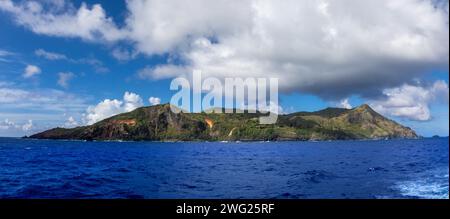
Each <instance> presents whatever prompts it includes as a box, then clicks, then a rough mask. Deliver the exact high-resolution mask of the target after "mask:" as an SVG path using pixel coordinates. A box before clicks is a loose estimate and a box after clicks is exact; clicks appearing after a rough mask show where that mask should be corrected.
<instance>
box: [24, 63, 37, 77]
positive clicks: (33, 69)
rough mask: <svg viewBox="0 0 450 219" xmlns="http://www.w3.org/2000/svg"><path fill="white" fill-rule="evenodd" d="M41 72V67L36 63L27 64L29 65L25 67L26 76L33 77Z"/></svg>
mask: <svg viewBox="0 0 450 219" xmlns="http://www.w3.org/2000/svg"><path fill="white" fill-rule="evenodd" d="M40 73H41V69H40V68H39V67H37V66H35V65H27V67H25V70H24V73H23V75H22V76H23V77H24V78H31V77H33V76H35V75H38V74H40Z"/></svg>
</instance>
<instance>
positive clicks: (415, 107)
mask: <svg viewBox="0 0 450 219" xmlns="http://www.w3.org/2000/svg"><path fill="white" fill-rule="evenodd" d="M384 95H385V98H384V99H381V100H375V101H372V102H370V105H371V106H372V107H373V108H374V109H375V110H376V111H378V112H380V113H382V114H385V115H391V116H398V117H404V118H408V119H410V120H418V121H427V120H430V119H431V118H432V117H431V113H430V108H429V105H430V104H431V103H433V102H441V103H445V104H447V105H448V100H449V87H448V84H447V83H446V82H444V81H436V82H434V84H433V85H431V86H420V85H408V84H405V85H403V86H401V87H398V88H393V89H386V90H385V91H384Z"/></svg>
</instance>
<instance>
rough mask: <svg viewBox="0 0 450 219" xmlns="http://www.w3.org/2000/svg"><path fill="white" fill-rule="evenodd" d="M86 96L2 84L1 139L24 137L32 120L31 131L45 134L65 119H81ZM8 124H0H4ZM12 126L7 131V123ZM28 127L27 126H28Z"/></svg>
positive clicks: (0, 83) (6, 83)
mask: <svg viewBox="0 0 450 219" xmlns="http://www.w3.org/2000/svg"><path fill="white" fill-rule="evenodd" d="M86 102H87V100H86V97H83V96H78V95H74V94H71V93H67V92H64V91H61V90H55V89H45V88H41V89H30V88H26V87H25V88H24V87H21V86H20V85H18V84H15V83H10V82H1V81H0V126H2V127H1V128H0V136H23V135H25V134H28V133H27V132H26V131H24V130H23V129H22V127H23V125H24V124H28V120H32V121H33V128H32V129H31V130H30V131H33V132H35V131H44V130H46V129H50V128H54V127H56V126H59V125H61V124H64V121H65V120H66V116H62V115H63V114H69V115H73V116H81V113H82V112H84V111H85V110H86V107H87V106H88V105H87V104H86ZM5 120H7V121H9V122H10V123H9V122H6V123H5V122H1V121H5ZM12 122H13V123H14V124H15V125H14V126H11V125H9V128H8V129H6V128H5V127H6V125H5V124H8V123H9V124H11V123H12ZM25 127H28V126H25Z"/></svg>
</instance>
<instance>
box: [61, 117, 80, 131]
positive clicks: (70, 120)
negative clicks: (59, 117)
mask: <svg viewBox="0 0 450 219" xmlns="http://www.w3.org/2000/svg"><path fill="white" fill-rule="evenodd" d="M76 126H78V122H77V121H76V120H75V119H74V118H73V116H70V117H69V118H67V120H66V122H65V123H64V127H66V128H73V127H76Z"/></svg>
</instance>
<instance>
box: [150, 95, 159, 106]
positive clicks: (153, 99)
mask: <svg viewBox="0 0 450 219" xmlns="http://www.w3.org/2000/svg"><path fill="white" fill-rule="evenodd" d="M148 102H150V104H151V105H152V106H153V105H158V104H161V98H158V97H150V98H148Z"/></svg>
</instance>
